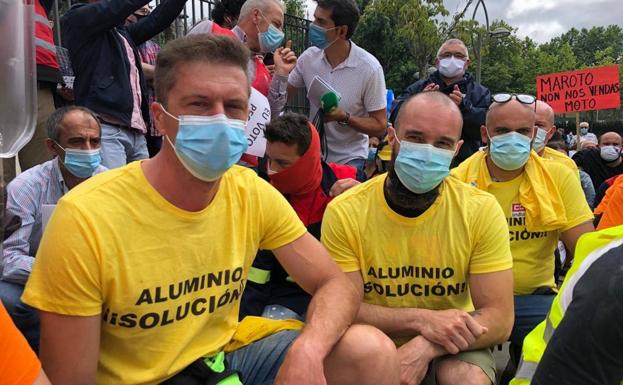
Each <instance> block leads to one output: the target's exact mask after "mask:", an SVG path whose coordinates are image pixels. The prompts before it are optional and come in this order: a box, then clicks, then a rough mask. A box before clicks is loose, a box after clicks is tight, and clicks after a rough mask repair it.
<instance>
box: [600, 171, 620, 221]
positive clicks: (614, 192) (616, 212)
mask: <svg viewBox="0 0 623 385" xmlns="http://www.w3.org/2000/svg"><path fill="white" fill-rule="evenodd" d="M621 181H623V178H618V179H617V181H616V182H615V183H614V184H613V185H612V186H611V187H610V188H609V189H608V192H607V194H610V196H609V203H608V204H607V207H606V208H605V210H604V215H603V216H602V217H601V220H600V221H599V225H597V230H603V229H607V228H609V227H614V226H618V225H623V183H621ZM606 196H607V195H606ZM604 200H606V198H604ZM600 206H601V205H600Z"/></svg>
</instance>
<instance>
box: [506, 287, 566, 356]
mask: <svg viewBox="0 0 623 385" xmlns="http://www.w3.org/2000/svg"><path fill="white" fill-rule="evenodd" d="M554 297H555V296H554V295H549V294H547V295H516V296H515V324H514V325H513V331H512V332H511V336H510V338H509V340H510V341H511V344H512V345H513V346H512V348H511V355H512V356H513V358H516V359H518V358H519V356H520V355H521V347H522V346H523V340H524V338H526V336H527V335H528V333H530V332H531V331H532V329H534V328H535V327H536V326H537V325H538V324H540V323H541V322H542V321H543V320H544V319H545V316H546V315H547V313H548V312H549V309H550V308H551V306H552V301H553V300H554ZM515 362H517V361H515Z"/></svg>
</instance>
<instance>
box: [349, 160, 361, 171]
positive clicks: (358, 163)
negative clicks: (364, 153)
mask: <svg viewBox="0 0 623 385" xmlns="http://www.w3.org/2000/svg"><path fill="white" fill-rule="evenodd" d="M346 164H347V165H349V166H353V167H355V168H356V169H357V170H359V171H361V172H363V171H364V168H365V167H366V160H365V159H352V160H349V161H348V162H346Z"/></svg>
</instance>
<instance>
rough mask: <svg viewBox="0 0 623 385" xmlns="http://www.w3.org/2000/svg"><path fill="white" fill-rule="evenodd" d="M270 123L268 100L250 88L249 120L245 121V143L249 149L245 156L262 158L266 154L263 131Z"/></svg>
mask: <svg viewBox="0 0 623 385" xmlns="http://www.w3.org/2000/svg"><path fill="white" fill-rule="evenodd" d="M268 122H270V106H269V105H268V99H266V96H264V95H262V94H261V93H260V92H259V91H257V90H256V89H255V88H251V97H250V98H249V120H248V121H247V128H246V131H245V132H246V134H247V141H248V142H249V148H248V149H247V152H246V153H247V154H249V155H254V156H259V157H263V156H264V153H265V152H266V138H265V137H264V129H265V128H266V123H268Z"/></svg>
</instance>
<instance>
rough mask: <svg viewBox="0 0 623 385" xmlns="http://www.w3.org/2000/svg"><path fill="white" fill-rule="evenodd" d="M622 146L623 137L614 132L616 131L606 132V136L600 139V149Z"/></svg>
mask: <svg viewBox="0 0 623 385" xmlns="http://www.w3.org/2000/svg"><path fill="white" fill-rule="evenodd" d="M622 144H623V139H622V138H621V135H619V134H618V133H617V132H614V131H610V132H606V133H605V134H603V135H602V136H600V137H599V147H605V146H616V147H621V145H622Z"/></svg>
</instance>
